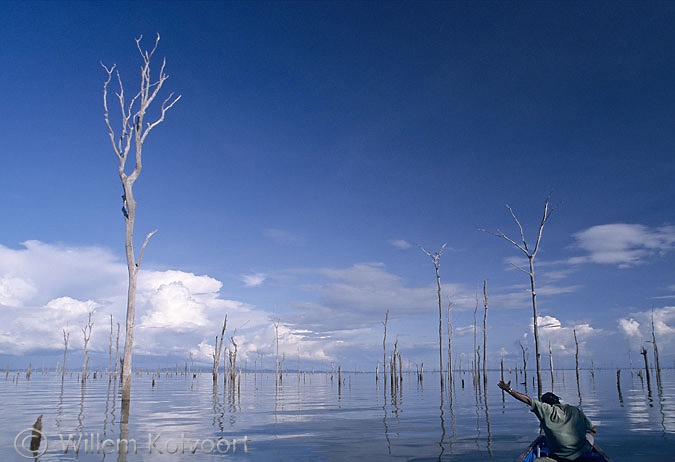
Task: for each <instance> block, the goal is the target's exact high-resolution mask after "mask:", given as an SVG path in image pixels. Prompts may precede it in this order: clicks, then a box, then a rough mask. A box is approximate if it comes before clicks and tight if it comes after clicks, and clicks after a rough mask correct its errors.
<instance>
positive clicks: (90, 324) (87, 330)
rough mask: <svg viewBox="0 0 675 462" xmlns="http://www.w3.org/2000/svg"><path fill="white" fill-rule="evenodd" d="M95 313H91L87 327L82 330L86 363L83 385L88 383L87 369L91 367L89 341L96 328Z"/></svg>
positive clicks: (83, 368) (84, 364)
mask: <svg viewBox="0 0 675 462" xmlns="http://www.w3.org/2000/svg"><path fill="white" fill-rule="evenodd" d="M93 313H94V312H93V311H90V312H89V320H88V321H87V325H85V326H84V327H83V328H82V335H83V337H84V363H83V364H82V384H84V383H85V382H86V381H87V374H88V372H87V368H88V366H89V340H90V339H91V331H92V329H93V328H94V323H93V321H92V320H91V315H92V314H93Z"/></svg>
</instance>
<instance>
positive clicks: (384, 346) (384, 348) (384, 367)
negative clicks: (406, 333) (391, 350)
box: [382, 310, 389, 387]
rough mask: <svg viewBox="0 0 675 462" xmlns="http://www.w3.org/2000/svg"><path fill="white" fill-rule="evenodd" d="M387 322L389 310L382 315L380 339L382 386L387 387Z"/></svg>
mask: <svg viewBox="0 0 675 462" xmlns="http://www.w3.org/2000/svg"><path fill="white" fill-rule="evenodd" d="M388 322H389V310H387V313H386V314H385V315H384V321H382V325H383V326H384V336H383V338H382V379H383V380H382V383H383V384H384V386H385V387H386V386H387V323H388Z"/></svg>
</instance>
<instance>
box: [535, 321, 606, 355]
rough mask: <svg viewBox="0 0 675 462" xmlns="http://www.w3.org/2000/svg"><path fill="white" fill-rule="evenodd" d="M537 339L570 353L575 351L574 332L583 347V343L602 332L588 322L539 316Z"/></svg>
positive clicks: (542, 343)
mask: <svg viewBox="0 0 675 462" xmlns="http://www.w3.org/2000/svg"><path fill="white" fill-rule="evenodd" d="M537 325H538V326H539V339H540V342H541V345H542V346H543V345H548V343H549V342H550V343H551V348H552V349H553V350H557V351H559V352H563V353H565V352H567V353H568V354H572V353H573V352H574V351H576V345H575V344H574V335H575V332H576V336H577V342H578V343H579V345H580V348H582V349H583V346H584V345H585V343H586V342H587V341H588V340H590V339H591V338H593V337H596V336H598V335H600V334H601V333H602V331H601V330H600V329H596V328H594V327H592V326H591V325H590V324H589V323H588V322H583V321H582V322H574V323H570V324H567V325H566V324H565V323H563V322H562V321H561V320H559V319H558V318H556V317H554V316H539V317H538V318H537Z"/></svg>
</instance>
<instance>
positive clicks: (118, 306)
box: [0, 241, 269, 355]
mask: <svg viewBox="0 0 675 462" xmlns="http://www.w3.org/2000/svg"><path fill="white" fill-rule="evenodd" d="M126 277H127V276H126V264H125V263H123V262H122V261H121V260H120V259H119V258H118V257H117V256H116V255H115V254H113V253H112V252H111V251H109V250H107V249H104V248H99V247H74V246H64V245H51V244H45V243H42V242H38V241H27V242H25V243H23V244H22V247H21V248H18V249H10V248H7V247H3V246H0V303H1V304H2V305H3V307H2V309H0V326H2V328H1V329H0V353H3V354H27V353H30V352H31V351H37V350H40V351H44V350H55V351H56V350H61V351H62V349H63V331H64V330H66V331H67V332H70V333H71V336H70V348H74V349H77V348H79V346H78V345H80V344H81V343H82V340H81V338H82V335H80V330H81V328H82V327H83V326H84V325H85V324H86V322H87V317H88V313H89V312H92V311H93V312H94V316H93V320H94V331H93V333H92V337H91V344H90V347H91V350H92V351H107V348H108V341H109V334H110V316H111V315H112V317H113V323H114V324H116V323H117V322H119V323H120V324H121V330H122V338H121V341H122V342H123V341H124V339H123V336H124V319H125V317H126V288H127V287H126ZM221 287H222V283H221V282H220V281H218V280H217V279H214V278H212V277H210V276H207V275H195V274H193V273H188V272H184V271H179V270H166V271H149V270H143V269H141V271H140V272H139V279H138V287H137V299H136V320H137V324H136V328H137V330H136V345H137V351H139V352H142V353H146V354H158V355H165V354H167V353H176V354H181V355H186V354H187V352H188V351H189V349H190V348H194V347H196V346H197V345H199V343H200V342H201V341H202V340H204V338H205V335H206V334H207V333H208V337H210V334H211V333H210V332H209V331H210V330H211V328H212V326H214V327H213V330H214V332H215V330H217V326H218V325H220V323H222V320H223V317H224V316H225V314H226V313H227V314H228V316H229V320H230V325H231V326H234V327H240V326H247V327H251V328H256V327H259V326H260V325H262V324H267V323H268V322H269V321H268V317H267V313H265V312H263V311H260V310H256V309H255V308H254V307H252V306H250V305H247V304H246V303H243V302H239V301H234V300H227V299H224V298H222V297H221V295H220V289H221ZM214 335H215V334H214Z"/></svg>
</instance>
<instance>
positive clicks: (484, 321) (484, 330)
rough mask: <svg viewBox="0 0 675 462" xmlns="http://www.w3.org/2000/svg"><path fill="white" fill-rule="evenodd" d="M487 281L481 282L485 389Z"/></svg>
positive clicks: (485, 384)
mask: <svg viewBox="0 0 675 462" xmlns="http://www.w3.org/2000/svg"><path fill="white" fill-rule="evenodd" d="M487 315H488V295H487V280H483V384H484V386H485V387H487Z"/></svg>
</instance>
